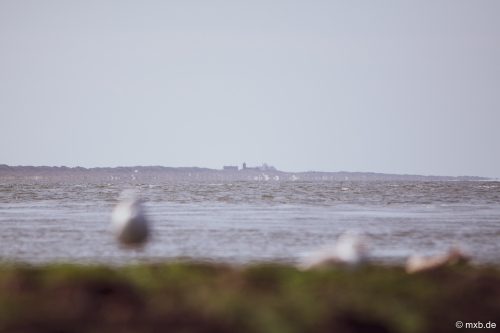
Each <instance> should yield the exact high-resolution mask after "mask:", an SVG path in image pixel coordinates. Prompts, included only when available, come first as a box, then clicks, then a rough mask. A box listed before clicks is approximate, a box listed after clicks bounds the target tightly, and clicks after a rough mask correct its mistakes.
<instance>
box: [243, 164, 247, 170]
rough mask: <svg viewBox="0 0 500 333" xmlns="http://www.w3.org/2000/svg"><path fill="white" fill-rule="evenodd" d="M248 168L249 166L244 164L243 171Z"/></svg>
mask: <svg viewBox="0 0 500 333" xmlns="http://www.w3.org/2000/svg"><path fill="white" fill-rule="evenodd" d="M246 168H247V164H246V163H245V162H243V170H245V169H246Z"/></svg>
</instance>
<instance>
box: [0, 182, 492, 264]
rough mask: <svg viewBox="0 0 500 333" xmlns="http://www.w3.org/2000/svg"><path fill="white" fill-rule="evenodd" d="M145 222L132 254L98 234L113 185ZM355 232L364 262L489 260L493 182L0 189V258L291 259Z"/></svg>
mask: <svg viewBox="0 0 500 333" xmlns="http://www.w3.org/2000/svg"><path fill="white" fill-rule="evenodd" d="M130 188H132V189H136V190H137V191H138V192H139V194H140V196H141V198H142V200H143V203H144V207H145V209H146V212H147V215H148V218H149V220H150V222H151V237H150V239H149V240H148V242H147V243H146V244H145V245H144V246H143V247H141V248H127V247H122V246H120V245H119V244H118V243H117V242H116V240H115V238H114V237H113V235H112V234H111V233H110V232H109V221H110V215H111V211H112V209H113V207H114V205H115V204H116V201H117V199H118V197H119V194H120V192H121V191H122V190H124V189H130ZM352 229H355V230H359V231H362V232H366V233H367V234H368V235H369V237H370V239H371V242H370V250H371V252H370V253H371V257H372V260H374V261H376V262H379V263H388V264H392V263H403V262H404V261H405V259H406V258H407V257H408V256H409V255H411V254H413V253H421V254H433V253H440V252H443V251H446V250H447V249H448V248H449V247H450V246H451V245H460V246H461V247H462V248H464V249H465V250H466V251H467V252H468V253H469V254H470V255H471V256H472V257H473V259H474V260H475V261H476V262H477V263H481V264H498V263H500V183H499V182H482V181H481V182H475V181H461V182H405V181H397V182H390V181H381V182H377V181H372V182H350V181H345V182H277V181H254V182H248V181H237V182H216V183H214V182H129V183H126V182H95V181H94V182H81V181H80V182H69V181H68V182H55V181H53V182H43V181H2V182H0V260H1V261H4V262H12V261H13V262H26V263H49V262H71V263H106V264H127V263H134V262H145V261H146V262H158V261H172V260H195V261H211V262H223V263H231V264H246V263H250V262H283V263H295V262H296V261H297V260H298V258H299V257H300V255H301V254H302V253H304V252H307V251H309V250H311V249H314V248H316V247H318V246H321V245H324V244H328V243H333V242H335V240H336V238H337V236H338V235H339V234H340V233H341V232H343V231H345V230H352Z"/></svg>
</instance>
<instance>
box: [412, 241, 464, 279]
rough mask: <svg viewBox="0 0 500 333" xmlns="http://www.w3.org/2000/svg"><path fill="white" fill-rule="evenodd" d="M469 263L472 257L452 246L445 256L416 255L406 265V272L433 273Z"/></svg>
mask: <svg viewBox="0 0 500 333" xmlns="http://www.w3.org/2000/svg"><path fill="white" fill-rule="evenodd" d="M469 261H470V257H469V255H468V254H467V253H466V252H465V251H464V250H463V249H461V248H460V247H458V246H452V247H450V249H449V250H448V252H447V253H444V254H439V255H435V256H429V257H424V256H421V255H418V254H415V255H413V256H411V257H409V258H408V261H407V263H406V272H408V273H410V274H411V273H417V272H425V271H431V270H435V269H438V268H441V267H445V266H453V265H459V264H467V263H468V262H469Z"/></svg>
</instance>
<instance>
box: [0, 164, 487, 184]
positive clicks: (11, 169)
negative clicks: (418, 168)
mask: <svg viewBox="0 0 500 333" xmlns="http://www.w3.org/2000/svg"><path fill="white" fill-rule="evenodd" d="M490 179H491V178H485V177H476V176H459V177H451V176H422V175H395V174H384V173H373V172H347V171H338V172H322V171H305V172H285V171H279V170H276V168H274V167H272V166H268V165H267V164H263V165H262V166H258V167H247V166H246V164H245V163H243V168H242V169H239V168H238V166H224V167H223V168H222V169H221V170H218V169H208V168H198V167H181V168H171V167H163V166H134V167H116V168H82V167H75V168H69V167H65V166H62V167H48V166H38V167H35V166H8V165H6V164H0V180H40V181H41V180H106V181H108V180H109V181H134V180H166V181H169V180H171V181H236V180H254V181H319V182H326V181H349V180H352V181H374V180H387V181H391V180H409V181H457V180H490Z"/></svg>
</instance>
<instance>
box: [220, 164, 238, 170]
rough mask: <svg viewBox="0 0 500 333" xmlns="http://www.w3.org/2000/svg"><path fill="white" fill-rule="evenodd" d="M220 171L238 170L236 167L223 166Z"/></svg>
mask: <svg viewBox="0 0 500 333" xmlns="http://www.w3.org/2000/svg"><path fill="white" fill-rule="evenodd" d="M222 170H238V166H237V165H224V167H223V168H222Z"/></svg>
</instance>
